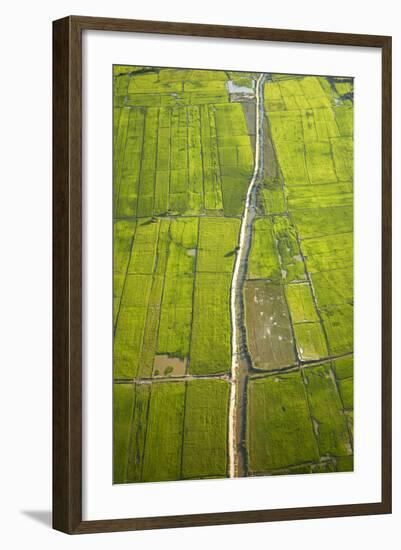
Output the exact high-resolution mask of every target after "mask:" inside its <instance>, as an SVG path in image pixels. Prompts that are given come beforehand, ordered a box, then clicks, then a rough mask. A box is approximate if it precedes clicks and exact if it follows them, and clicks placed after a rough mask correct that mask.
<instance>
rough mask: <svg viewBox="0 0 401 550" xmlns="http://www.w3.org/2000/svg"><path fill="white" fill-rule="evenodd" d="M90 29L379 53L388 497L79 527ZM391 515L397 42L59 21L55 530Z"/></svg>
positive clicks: (144, 23)
mask: <svg viewBox="0 0 401 550" xmlns="http://www.w3.org/2000/svg"><path fill="white" fill-rule="evenodd" d="M85 29H88V30H89V29H92V30H107V31H123V32H141V33H153V34H155V33H156V34H169V35H181V36H198V37H199V36H203V37H217V38H235V39H248V40H269V41H282V42H295V43H308V44H330V45H347V46H357V47H376V48H381V50H382V93H383V107H382V224H383V225H382V365H381V368H382V500H381V502H376V503H369V504H352V505H340V506H319V507H308V508H290V509H281V510H256V511H243V512H227V513H213V514H196V515H184V516H165V517H154V518H130V519H114V520H109V519H105V520H102V521H82V343H81V340H82V306H81V300H82V241H81V237H82V185H81V174H82V163H81V148H82V142H81V129H82V117H81V105H82V101H81V76H82V75H81V57H82V47H81V35H82V31H83V30H85ZM390 512H391V38H390V37H387V36H372V35H358V34H340V33H324V32H311V31H298V30H284V29H263V28H250V27H228V26H219V25H198V24H192V23H191V24H189V23H173V22H155V21H138V20H124V19H108V18H97V17H79V16H71V17H66V18H64V19H60V20H58V21H55V22H54V23H53V527H54V528H55V529H57V530H59V531H63V532H65V533H69V534H82V533H98V532H111V531H128V530H139V529H162V528H174V527H190V526H201V525H223V524H236V523H254V522H255V523H256V522H265V521H283V520H294V519H313V518H327V517H340V516H357V515H368V514H384V513H390Z"/></svg>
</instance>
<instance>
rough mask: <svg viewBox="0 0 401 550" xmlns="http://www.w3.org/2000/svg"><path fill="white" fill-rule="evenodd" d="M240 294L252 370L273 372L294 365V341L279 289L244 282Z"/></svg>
mask: <svg viewBox="0 0 401 550" xmlns="http://www.w3.org/2000/svg"><path fill="white" fill-rule="evenodd" d="M244 294H245V320H246V327H247V342H248V348H249V352H250V354H251V358H252V365H253V367H254V368H256V369H262V370H276V369H281V368H285V367H289V366H290V365H294V364H295V360H296V358H295V351H294V350H295V345H294V337H293V334H292V330H291V323H290V319H289V315H288V309H287V304H286V302H285V297H284V294H283V290H282V288H281V287H280V286H279V285H275V284H272V283H269V282H265V281H247V283H246V285H245V291H244Z"/></svg>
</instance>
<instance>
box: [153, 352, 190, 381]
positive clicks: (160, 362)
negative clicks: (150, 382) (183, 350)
mask: <svg viewBox="0 0 401 550" xmlns="http://www.w3.org/2000/svg"><path fill="white" fill-rule="evenodd" d="M186 371H187V359H181V357H169V356H168V355H156V356H155V360H154V363H153V376H184V375H185V373H186Z"/></svg>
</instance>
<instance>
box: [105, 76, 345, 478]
mask: <svg viewBox="0 0 401 550" xmlns="http://www.w3.org/2000/svg"><path fill="white" fill-rule="evenodd" d="M258 78H260V76H259V75H258V74H252V73H232V72H226V71H212V70H195V69H170V68H157V67H135V66H118V65H116V66H114V124H113V128H114V175H113V226H114V229H113V231H114V235H113V243H114V265H113V277H114V288H113V319H114V321H113V327H114V328H113V330H114V351H113V371H114V392H113V394H114V412H113V415H114V420H113V423H114V431H113V463H114V466H113V480H114V483H133V482H158V481H176V480H186V479H207V478H220V477H229V475H230V471H231V470H232V469H231V468H230V460H232V459H231V458H230V457H232V456H234V461H235V462H236V470H235V471H236V472H237V474H236V475H239V476H257V475H283V474H305V473H307V474H312V473H333V472H337V471H341V472H344V471H352V469H353V82H352V79H345V78H339V77H338V78H337V77H316V76H299V75H278V74H266V75H264V77H263V79H262V80H260V82H262V84H261V85H260V90H259V89H257V86H256V82H257V79H258ZM258 94H259V95H258ZM257 98H259V102H260V103H261V105H260V110H259V113H257V109H256V100H257ZM258 132H259V133H258ZM257 144H259V147H260V150H259V161H258V155H257V151H256V148H257V146H258V145H257ZM255 167H256V170H257V172H256V187H255V194H254V197H252V200H254V205H253V203H252V201H251V203H250V206H249V208H252V209H253V210H252V217H251V218H250V222H249V226H248V227H246V228H245V233H244V235H245V243H246V244H245V245H244V244H243V242H244V239H243V240H241V237H240V232H241V224H242V221H243V219H244V209H245V208H246V202H245V200H246V196H247V191H248V188H249V186H250V182H251V179H252V177H253V176H254V172H255ZM242 246H246V247H247V248H246V249H245V251H244V250H243V249H242V248H241V247H242ZM240 251H241V253H242V257H243V258H245V261H244V262H242V264H241V266H240V274H239V286H238V287H236V288H233V274H234V270H235V266H236V260H237V258H238V255H239V253H240ZM238 289H239V290H238ZM232 300H236V303H237V304H238V307H237V309H236V311H237V312H238V313H237V317H236V318H232V314H231V312H232V309H230V303H232ZM234 325H235V327H236V329H237V330H236V334H237V337H236V338H237V340H235V341H234V340H233V327H234ZM234 354H238V371H237V373H236V378H235V380H234V377H233V370H232V364H233V361H232V359H233V355H234ZM234 384H235V387H236V388H237V392H236V403H235V407H234V409H233V410H232V409H231V408H230V396H232V395H233V394H232V391H233V385H234ZM233 411H234V412H233ZM231 414H234V417H233V418H230V415H231ZM230 422H233V424H231V425H232V426H234V439H233V433H232V431H231V432H230V430H229V426H230ZM233 448H234V454H233V453H232V452H230V449H231V451H232V449H233ZM240 455H241V456H240Z"/></svg>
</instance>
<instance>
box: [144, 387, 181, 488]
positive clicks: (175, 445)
mask: <svg viewBox="0 0 401 550" xmlns="http://www.w3.org/2000/svg"><path fill="white" fill-rule="evenodd" d="M184 400H185V385H184V384H182V383H174V382H166V383H156V382H154V383H153V384H152V389H151V397H150V404H149V412H148V420H147V429H146V443H145V454H144V464H143V468H142V481H164V480H174V479H179V478H180V475H181V449H182V429H183V418H184V405H185V401H184Z"/></svg>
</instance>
